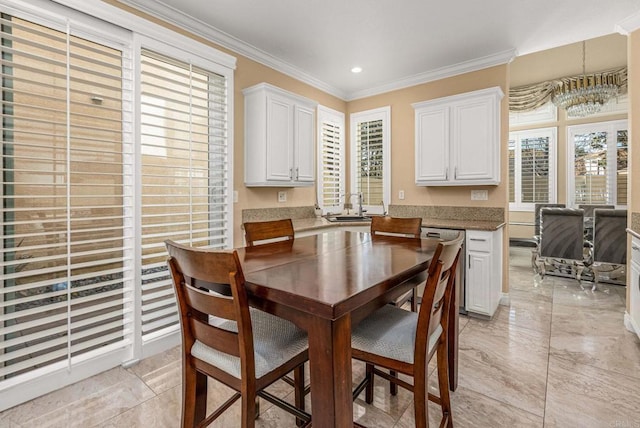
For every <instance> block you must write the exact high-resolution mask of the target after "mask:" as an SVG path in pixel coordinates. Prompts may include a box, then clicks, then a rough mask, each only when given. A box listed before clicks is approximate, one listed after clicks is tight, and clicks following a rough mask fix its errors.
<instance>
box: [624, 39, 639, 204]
mask: <svg viewBox="0 0 640 428" xmlns="http://www.w3.org/2000/svg"><path fill="white" fill-rule="evenodd" d="M628 55H629V128H630V129H631V130H632V132H631V136H630V151H631V155H630V166H629V171H632V172H633V174H631V177H630V183H631V185H630V186H629V189H628V193H627V198H628V200H629V208H630V210H629V211H630V212H632V213H639V212H640V196H638V193H639V192H640V85H638V83H637V82H638V81H639V80H638V79H640V30H637V31H634V32H633V33H631V35H630V36H629V46H628Z"/></svg>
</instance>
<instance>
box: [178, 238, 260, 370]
mask: <svg viewBox="0 0 640 428" xmlns="http://www.w3.org/2000/svg"><path fill="white" fill-rule="evenodd" d="M165 244H166V247H167V251H168V252H169V260H168V264H169V269H170V271H171V276H172V278H173V285H174V289H175V292H176V298H177V301H178V308H179V312H180V323H181V327H182V329H181V330H182V339H183V349H184V350H185V352H188V350H190V349H191V347H192V346H193V343H194V342H195V341H196V340H198V341H200V342H202V343H204V344H205V345H207V346H209V347H211V348H213V349H216V350H218V351H220V352H224V353H226V354H230V355H234V356H236V357H240V358H241V360H244V361H248V362H249V364H246V365H245V368H247V369H249V373H247V375H251V374H252V373H250V372H251V371H253V370H254V364H253V363H252V362H253V358H254V353H253V337H252V332H251V317H250V315H249V302H248V298H247V292H246V290H245V288H244V275H243V273H242V267H241V266H240V261H239V259H238V254H237V253H236V251H235V250H234V251H223V250H205V249H198V248H192V247H186V246H184V245H181V244H178V243H175V242H172V241H169V240H167V241H165ZM205 286H206V288H207V289H220V290H224V287H228V288H229V289H230V290H229V291H230V294H231V296H225V295H222V294H218V293H211V292H209V291H203V290H201V289H200V287H205ZM209 315H213V316H215V317H218V318H223V319H226V320H232V321H235V322H236V323H237V325H238V332H233V331H229V330H225V329H221V328H218V327H216V326H214V325H211V324H209Z"/></svg>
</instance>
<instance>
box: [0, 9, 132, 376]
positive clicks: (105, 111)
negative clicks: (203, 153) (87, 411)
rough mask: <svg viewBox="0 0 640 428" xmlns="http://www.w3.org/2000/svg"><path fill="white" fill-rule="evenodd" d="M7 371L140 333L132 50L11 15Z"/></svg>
mask: <svg viewBox="0 0 640 428" xmlns="http://www.w3.org/2000/svg"><path fill="white" fill-rule="evenodd" d="M1 24H2V25H1V31H0V35H1V37H2V46H1V49H2V60H3V63H2V79H3V83H2V131H3V133H2V139H3V145H2V147H3V149H2V150H3V151H2V162H3V173H4V174H3V187H2V203H3V211H2V214H3V217H2V226H3V230H2V249H1V251H2V261H1V263H2V271H3V277H2V286H1V288H0V296H1V299H0V304H1V305H2V312H1V314H0V317H1V321H2V324H1V326H2V332H1V333H2V338H1V340H0V349H1V352H0V379H2V380H7V379H9V378H13V377H15V376H18V375H21V374H26V373H29V372H31V371H34V370H37V369H38V370H42V369H47V368H49V369H54V368H59V367H60V366H61V365H62V366H65V365H66V366H69V367H71V366H72V364H73V362H74V361H79V360H81V359H83V358H88V357H89V356H92V355H99V354H106V353H107V352H109V351H113V350H114V349H121V348H124V347H127V346H128V345H129V343H130V342H131V336H130V332H131V328H132V326H131V306H132V305H131V304H130V303H131V300H132V284H133V278H132V277H133V274H132V273H133V267H132V260H133V256H132V254H133V252H132V251H133V250H132V245H133V221H132V218H131V207H132V194H133V189H132V183H133V177H132V175H131V174H132V155H131V154H132V153H133V149H132V135H131V132H130V130H131V128H132V125H131V123H132V108H131V107H132V106H131V102H130V100H131V98H132V96H131V91H130V88H131V64H132V61H131V53H130V52H129V51H128V49H124V50H122V49H121V48H120V49H119V48H114V47H110V46H106V45H104V44H101V43H98V42H96V41H91V40H87V39H83V38H80V37H77V36H74V28H73V24H67V28H66V30H62V31H60V29H52V28H48V27H46V26H43V25H39V24H36V23H33V22H29V21H26V20H22V19H18V18H16V17H12V16H8V15H6V14H3V15H2V19H1Z"/></svg>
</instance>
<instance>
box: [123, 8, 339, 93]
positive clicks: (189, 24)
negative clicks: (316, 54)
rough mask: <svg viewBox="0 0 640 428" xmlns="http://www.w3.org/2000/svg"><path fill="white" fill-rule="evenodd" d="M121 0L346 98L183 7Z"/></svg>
mask: <svg viewBox="0 0 640 428" xmlns="http://www.w3.org/2000/svg"><path fill="white" fill-rule="evenodd" d="M118 1H119V3H122V4H125V5H127V6H130V7H132V8H134V9H137V10H139V11H141V12H144V13H147V14H149V15H151V16H154V17H156V18H159V19H162V20H163V21H166V22H167V23H169V24H173V25H176V26H178V27H180V28H182V29H185V30H187V31H189V32H190V33H192V34H194V35H196V36H200V37H203V38H204V39H206V40H209V41H211V42H213V43H216V44H218V45H220V46H222V47H223V48H226V49H229V50H231V51H233V52H235V53H238V54H240V55H243V56H245V57H247V58H249V59H251V60H254V61H256V62H259V63H260V64H263V65H266V66H267V67H270V68H273V69H274V70H277V71H280V72H281V73H284V74H286V75H288V76H290V77H293V78H294V79H297V80H299V81H301V82H304V83H307V84H309V85H311V86H313V87H315V88H318V89H320V90H321V91H324V92H326V93H328V94H330V95H334V96H336V97H338V98H340V99H342V100H344V99H346V97H347V94H346V93H345V92H344V91H341V90H339V89H337V88H335V87H333V86H331V85H329V84H327V83H325V82H323V81H321V80H319V79H316V78H315V77H313V76H311V75H310V74H308V73H305V72H304V71H302V70H300V69H298V68H296V67H294V66H293V65H291V64H289V63H287V62H285V61H282V60H281V59H279V58H276V57H274V56H273V55H271V54H269V53H267V52H265V51H263V50H261V49H258V48H256V47H255V46H253V45H250V44H248V43H245V42H243V41H242V40H240V39H238V38H236V37H233V36H231V35H230V34H227V33H225V32H224V31H220V30H218V29H217V28H215V27H213V26H211V25H209V24H207V23H205V22H202V21H201V20H199V19H196V18H194V17H192V16H190V15H187V14H185V13H184V12H181V11H179V10H178V9H175V8H173V7H171V6H168V5H166V4H164V3H163V2H161V1H155V0H118Z"/></svg>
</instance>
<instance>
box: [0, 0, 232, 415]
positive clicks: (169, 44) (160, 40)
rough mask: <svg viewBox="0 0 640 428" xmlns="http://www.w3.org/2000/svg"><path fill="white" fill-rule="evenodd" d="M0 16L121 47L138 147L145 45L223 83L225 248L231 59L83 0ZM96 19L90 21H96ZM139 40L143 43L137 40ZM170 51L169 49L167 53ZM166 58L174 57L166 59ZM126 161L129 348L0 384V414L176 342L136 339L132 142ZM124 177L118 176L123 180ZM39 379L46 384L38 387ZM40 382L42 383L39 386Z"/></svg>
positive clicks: (42, 2)
mask: <svg viewBox="0 0 640 428" xmlns="http://www.w3.org/2000/svg"><path fill="white" fill-rule="evenodd" d="M0 5H1V6H2V9H3V12H4V13H7V14H9V15H13V16H16V17H18V18H22V19H26V20H29V21H32V22H34V23H37V24H40V25H45V26H49V27H50V28H53V29H57V30H61V29H65V28H66V25H67V21H68V20H71V21H74V22H76V23H77V24H78V26H77V27H75V30H77V32H76V33H75V35H77V36H80V37H83V38H87V39H90V40H92V41H96V42H99V43H102V44H105V45H108V46H112V47H118V46H126V47H127V49H128V50H129V52H130V56H129V57H128V58H127V60H130V61H131V62H132V64H131V69H132V70H133V71H132V72H131V73H130V74H131V76H127V77H128V79H130V81H126V80H127V79H123V84H127V85H129V86H127V89H128V90H131V91H132V92H131V93H132V96H130V99H127V100H123V104H124V103H129V104H130V105H131V109H130V111H131V115H132V117H133V119H132V124H130V125H128V127H127V130H126V132H129V133H133V141H136V142H137V141H140V138H139V137H140V108H139V103H140V92H139V72H140V63H139V61H140V49H141V46H143V45H144V46H148V47H149V49H150V50H155V51H158V52H160V53H164V54H166V55H169V56H171V55H173V56H175V57H176V58H178V59H181V60H187V61H189V62H191V63H192V64H194V65H195V66H197V67H200V68H205V69H208V70H210V71H212V72H215V73H217V74H220V75H224V76H225V77H226V79H227V87H228V92H227V104H226V107H227V112H228V113H227V130H226V141H227V147H228V158H227V163H228V171H227V174H228V180H227V184H228V192H227V195H228V196H227V197H228V202H227V203H226V208H227V217H228V219H229V222H230V227H228V228H227V229H226V232H227V234H228V235H227V242H228V243H229V247H231V246H233V227H232V222H233V198H232V195H233V162H234V159H233V154H234V123H233V119H234V113H233V112H234V70H235V67H236V58H235V57H233V56H231V55H229V54H226V53H224V52H222V51H220V50H219V49H217V48H215V47H213V46H209V45H206V44H204V43H201V42H199V41H197V40H196V39H195V38H191V37H187V36H185V35H182V34H178V33H176V32H174V31H172V30H171V29H169V28H166V27H163V26H161V25H159V24H155V23H153V22H151V21H148V20H146V19H144V18H142V17H140V16H136V15H134V14H132V13H130V12H127V11H125V10H123V9H120V8H118V7H115V6H112V5H109V4H106V3H104V2H87V1H86V0H57V1H56V2H55V3H54V2H51V1H49V0H28V1H24V0H0ZM96 18H97V19H96ZM143 40H144V41H143ZM169 50H171V51H169ZM172 52H173V54H172ZM126 155H127V156H132V157H133V166H132V167H131V168H129V169H128V172H127V173H126V174H130V175H133V177H134V179H133V181H134V183H133V189H134V190H133V195H132V196H131V197H130V198H129V201H128V202H127V208H126V209H127V216H131V217H133V220H132V222H133V226H132V229H133V236H134V238H133V244H132V245H130V246H128V250H129V253H130V255H131V257H130V263H132V264H133V279H132V280H133V287H134V291H133V293H132V294H133V296H132V299H129V300H127V301H125V302H123V304H124V305H127V306H128V307H129V308H132V311H133V312H132V315H131V317H132V320H129V321H128V322H131V324H132V328H131V329H130V331H129V337H130V338H131V339H130V346H129V347H128V348H126V349H123V350H111V351H110V350H107V351H108V352H106V353H105V355H103V356H102V357H103V358H98V357H95V356H93V355H89V356H88V357H87V358H84V359H78V360H77V361H74V362H73V365H72V366H71V365H70V366H69V367H65V368H63V369H58V368H56V367H51V366H45V367H41V368H38V369H37V370H34V371H31V372H27V373H25V374H24V375H20V376H19V377H15V378H12V379H10V380H8V381H4V382H2V383H0V411H2V410H4V409H6V408H9V407H12V406H14V405H16V404H19V403H21V402H25V401H27V400H29V399H32V398H35V397H37V396H39V395H42V394H44V393H47V392H49V391H51V390H54V389H57V388H61V387H62V386H65V385H68V384H71V383H74V382H77V381H78V380H81V379H83V378H86V377H88V376H91V375H94V374H97V373H100V372H103V371H105V370H107V369H109V368H111V367H115V366H118V365H123V366H125V367H126V366H128V365H131V364H134V363H135V362H137V361H138V360H140V359H142V358H146V357H148V356H151V355H154V354H156V353H158V352H161V351H165V350H167V349H170V348H171V347H173V346H176V345H178V344H179V343H180V334H179V329H177V328H176V329H175V331H173V332H170V333H168V334H165V335H163V336H158V337H156V338H154V339H153V340H151V341H149V342H148V343H143V341H142V337H141V320H140V318H141V315H142V314H141V295H140V293H141V292H140V290H141V274H140V271H141V255H140V248H141V238H140V237H141V201H140V197H141V196H140V195H141V179H140V162H141V147H140V144H134V145H133V149H132V150H131V152H130V153H126ZM126 174H123V175H126ZM43 379H46V382H44V381H43ZM43 382H44V383H43Z"/></svg>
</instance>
